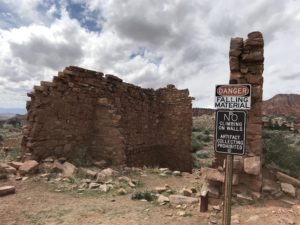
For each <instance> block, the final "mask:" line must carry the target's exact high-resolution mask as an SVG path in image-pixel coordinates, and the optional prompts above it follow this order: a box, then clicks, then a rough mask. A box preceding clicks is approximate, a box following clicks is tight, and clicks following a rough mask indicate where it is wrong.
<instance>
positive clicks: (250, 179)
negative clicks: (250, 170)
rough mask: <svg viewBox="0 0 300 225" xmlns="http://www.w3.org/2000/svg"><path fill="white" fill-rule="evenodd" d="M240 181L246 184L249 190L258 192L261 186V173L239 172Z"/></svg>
mask: <svg viewBox="0 0 300 225" xmlns="http://www.w3.org/2000/svg"><path fill="white" fill-rule="evenodd" d="M240 182H241V183H243V184H245V185H247V187H249V188H250V189H251V190H253V191H258V192H260V191H261V188H262V175H261V174H260V175H258V176H255V175H249V174H240Z"/></svg>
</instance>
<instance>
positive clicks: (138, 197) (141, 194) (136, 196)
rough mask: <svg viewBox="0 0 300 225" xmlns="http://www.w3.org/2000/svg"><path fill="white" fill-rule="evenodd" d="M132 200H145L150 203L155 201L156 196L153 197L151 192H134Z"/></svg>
mask: <svg viewBox="0 0 300 225" xmlns="http://www.w3.org/2000/svg"><path fill="white" fill-rule="evenodd" d="M131 199H132V200H141V199H145V200H147V201H148V202H151V201H153V200H154V195H153V193H151V192H150V191H144V192H141V191H136V192H133V193H132V195H131Z"/></svg>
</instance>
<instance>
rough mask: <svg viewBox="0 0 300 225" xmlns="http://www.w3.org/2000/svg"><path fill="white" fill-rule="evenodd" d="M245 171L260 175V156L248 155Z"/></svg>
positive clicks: (245, 161)
mask: <svg viewBox="0 0 300 225" xmlns="http://www.w3.org/2000/svg"><path fill="white" fill-rule="evenodd" d="M244 171H245V173H247V174H251V175H259V174H260V173H261V159H260V156H254V157H247V158H245V159H244Z"/></svg>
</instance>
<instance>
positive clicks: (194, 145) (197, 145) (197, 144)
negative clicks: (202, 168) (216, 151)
mask: <svg viewBox="0 0 300 225" xmlns="http://www.w3.org/2000/svg"><path fill="white" fill-rule="evenodd" d="M203 147H204V145H203V143H202V142H199V141H198V140H196V139H192V150H193V152H195V151H197V150H201V149H203Z"/></svg>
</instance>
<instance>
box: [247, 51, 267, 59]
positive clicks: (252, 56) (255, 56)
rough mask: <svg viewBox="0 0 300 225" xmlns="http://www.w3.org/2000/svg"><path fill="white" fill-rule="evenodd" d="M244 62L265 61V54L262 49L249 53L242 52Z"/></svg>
mask: <svg viewBox="0 0 300 225" xmlns="http://www.w3.org/2000/svg"><path fill="white" fill-rule="evenodd" d="M242 60H243V61H244V62H263V61H264V54H263V52H262V51H255V52H250V53H249V54H242Z"/></svg>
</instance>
